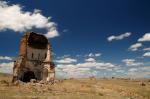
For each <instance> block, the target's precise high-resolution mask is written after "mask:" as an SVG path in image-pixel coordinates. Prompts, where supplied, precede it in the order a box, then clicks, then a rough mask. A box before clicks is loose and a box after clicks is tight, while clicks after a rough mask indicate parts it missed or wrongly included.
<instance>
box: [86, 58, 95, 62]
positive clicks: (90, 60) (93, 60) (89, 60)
mask: <svg viewBox="0 0 150 99" xmlns="http://www.w3.org/2000/svg"><path fill="white" fill-rule="evenodd" d="M85 61H86V62H95V61H96V60H95V59H94V58H88V59H85Z"/></svg>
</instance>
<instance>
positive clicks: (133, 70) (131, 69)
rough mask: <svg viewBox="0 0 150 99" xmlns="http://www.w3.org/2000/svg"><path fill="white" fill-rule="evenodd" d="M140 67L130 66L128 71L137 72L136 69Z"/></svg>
mask: <svg viewBox="0 0 150 99" xmlns="http://www.w3.org/2000/svg"><path fill="white" fill-rule="evenodd" d="M137 70H138V69H137V68H130V69H129V70H128V71H129V72H135V71H137Z"/></svg>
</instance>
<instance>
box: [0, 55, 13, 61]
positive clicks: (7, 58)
mask: <svg viewBox="0 0 150 99" xmlns="http://www.w3.org/2000/svg"><path fill="white" fill-rule="evenodd" d="M0 60H12V58H11V57H8V56H0Z"/></svg>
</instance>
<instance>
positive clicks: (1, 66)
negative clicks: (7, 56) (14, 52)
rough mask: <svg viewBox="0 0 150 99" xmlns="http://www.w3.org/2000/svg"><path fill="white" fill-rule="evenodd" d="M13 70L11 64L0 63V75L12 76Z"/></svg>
mask: <svg viewBox="0 0 150 99" xmlns="http://www.w3.org/2000/svg"><path fill="white" fill-rule="evenodd" d="M12 70H13V62H9V63H0V72H1V73H9V74H12V72H13V71H12Z"/></svg>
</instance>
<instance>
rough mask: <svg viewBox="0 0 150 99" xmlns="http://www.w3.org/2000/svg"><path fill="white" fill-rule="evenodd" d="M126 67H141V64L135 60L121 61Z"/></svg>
mask: <svg viewBox="0 0 150 99" xmlns="http://www.w3.org/2000/svg"><path fill="white" fill-rule="evenodd" d="M122 62H124V63H125V64H126V65H127V66H141V65H143V63H142V62H136V61H135V59H124V60H122Z"/></svg>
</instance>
